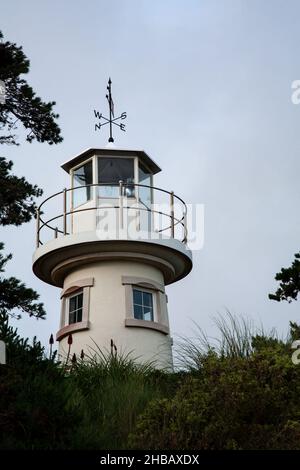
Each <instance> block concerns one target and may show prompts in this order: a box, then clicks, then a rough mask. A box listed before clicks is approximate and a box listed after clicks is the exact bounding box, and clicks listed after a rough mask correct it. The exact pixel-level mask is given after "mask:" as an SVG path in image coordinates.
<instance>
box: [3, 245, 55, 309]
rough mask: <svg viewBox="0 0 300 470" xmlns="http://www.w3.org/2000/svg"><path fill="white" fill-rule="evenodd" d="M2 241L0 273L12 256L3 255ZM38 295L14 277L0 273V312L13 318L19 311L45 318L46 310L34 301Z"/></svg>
mask: <svg viewBox="0 0 300 470" xmlns="http://www.w3.org/2000/svg"><path fill="white" fill-rule="evenodd" d="M3 246H4V245H3V243H0V273H3V272H4V267H5V265H6V263H7V261H9V260H10V259H11V258H12V255H8V256H3V254H2V253H1V250H3ZM38 298H39V295H38V294H37V293H36V292H35V291H34V290H32V289H30V288H28V287H26V286H25V284H23V283H22V282H21V281H19V280H18V279H16V278H15V277H9V278H4V277H3V276H1V275H0V312H4V313H7V314H9V315H11V316H14V317H15V318H20V316H21V313H20V312H24V313H27V314H28V315H29V316H30V317H32V316H33V317H36V318H45V315H46V312H45V310H44V307H43V304H41V303H39V302H36V301H37V300H38Z"/></svg>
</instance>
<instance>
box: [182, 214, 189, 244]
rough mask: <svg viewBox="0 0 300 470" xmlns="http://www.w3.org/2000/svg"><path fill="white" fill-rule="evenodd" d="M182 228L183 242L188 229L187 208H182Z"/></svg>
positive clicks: (185, 240) (185, 241)
mask: <svg viewBox="0 0 300 470" xmlns="http://www.w3.org/2000/svg"><path fill="white" fill-rule="evenodd" d="M183 230H184V239H183V242H184V243H187V236H188V229H187V209H186V208H185V209H184V216H183Z"/></svg>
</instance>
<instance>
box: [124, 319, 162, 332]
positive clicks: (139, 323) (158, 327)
mask: <svg viewBox="0 0 300 470" xmlns="http://www.w3.org/2000/svg"><path fill="white" fill-rule="evenodd" d="M125 326H129V327H130V326H133V327H138V328H150V329H151V330H155V331H160V332H161V333H163V334H165V335H168V334H169V328H168V327H167V326H166V325H163V324H162V323H157V322H155V321H150V320H138V319H136V318H126V320H125Z"/></svg>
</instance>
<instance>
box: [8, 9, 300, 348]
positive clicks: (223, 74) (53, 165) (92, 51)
mask: <svg viewBox="0 0 300 470" xmlns="http://www.w3.org/2000/svg"><path fill="white" fill-rule="evenodd" d="M299 18H300V2H299V1H287V0H284V1H276V0H273V1H270V0H268V1H266V0H264V1H261V0H258V1H257V0H251V1H250V0H248V1H246V0H239V1H238V0H236V1H231V0H222V1H221V0H219V1H212V0H206V1H204V0H195V1H193V0H181V1H178V0H163V1H162V0H147V1H145V0H127V1H121V0H119V1H116V0H110V1H109V2H107V1H103V0H97V1H96V0H89V1H78V0H76V1H74V2H71V1H66V0H65V1H61V0H60V1H58V0H51V1H44V2H41V1H38V0H26V2H22V1H16V0H10V1H6V2H2V6H1V23H2V24H1V28H2V30H3V33H4V36H5V39H7V40H9V41H12V42H16V43H17V44H18V45H22V46H23V49H24V52H25V54H26V55H27V56H28V58H29V59H30V63H31V67H30V74H29V75H28V76H27V77H26V78H27V80H28V81H29V83H30V84H31V85H32V86H33V88H34V89H35V91H36V92H37V93H38V94H39V95H40V96H41V97H42V98H43V99H44V100H55V101H56V102H57V106H56V110H57V112H58V113H59V114H60V118H59V125H60V126H61V129H62V134H63V137H64V141H63V143H62V144H60V145H57V146H49V145H47V144H37V143H33V144H31V145H30V144H28V143H25V142H24V138H23V134H22V132H19V135H20V143H21V145H20V146H19V147H8V146H6V147H4V146H2V148H1V155H3V156H6V157H7V158H10V159H12V160H13V161H14V164H15V165H14V171H15V173H17V174H18V175H20V176H23V175H24V176H26V178H27V179H28V180H29V181H30V182H32V183H37V184H38V185H39V186H40V187H42V188H43V189H44V192H45V196H48V195H50V194H52V193H54V192H56V191H58V190H61V189H62V188H63V187H65V186H66V185H67V186H68V185H69V182H68V177H67V174H66V173H64V172H63V170H62V169H61V168H60V165H61V164H62V163H63V162H64V161H66V160H68V159H69V158H71V157H72V156H73V155H75V154H77V153H79V152H80V151H82V150H83V149H85V148H87V147H92V146H99V147H102V146H105V145H106V131H105V132H103V131H102V130H101V133H99V132H98V133H95V132H94V117H93V109H94V107H97V108H98V109H100V110H106V102H105V91H106V82H107V79H108V77H109V76H111V77H112V80H113V94H114V101H115V108H116V112H122V111H127V113H128V118H127V122H126V125H127V132H126V133H119V134H118V135H117V137H116V144H117V145H118V146H120V147H126V148H141V149H144V150H145V151H146V152H147V153H149V155H150V156H151V157H152V158H153V159H154V160H155V161H157V163H158V164H159V165H160V166H161V168H162V170H163V171H162V172H161V173H160V174H159V175H157V178H156V184H157V185H158V186H161V187H163V188H165V189H169V190H174V191H175V192H176V193H177V194H178V195H180V196H181V197H182V198H183V199H184V200H185V201H186V202H188V203H194V204H196V203H203V204H204V205H205V243H204V247H203V249H202V250H201V251H198V252H195V253H194V268H193V271H192V272H191V274H190V275H189V276H187V277H186V278H185V279H184V280H182V281H180V282H178V283H176V284H174V285H172V286H169V287H168V288H167V293H168V296H169V316H170V322H171V328H172V334H173V335H174V336H176V335H190V334H192V330H193V328H194V326H193V322H194V321H195V322H196V323H197V324H199V325H200V326H201V327H202V328H204V329H205V330H206V331H207V332H208V333H209V334H214V333H215V327H214V325H213V322H212V319H211V317H212V316H214V315H216V314H217V313H224V312H225V309H229V310H230V311H231V312H233V313H236V314H241V315H244V316H247V317H250V318H252V319H253V320H254V322H255V323H256V324H257V325H258V326H259V325H260V324H263V325H264V327H265V328H266V329H269V328H271V327H273V326H274V327H276V328H277V330H278V332H279V334H280V335H284V334H286V332H287V328H288V322H289V320H298V321H300V312H299V303H298V304H297V302H295V303H293V304H288V303H276V302H272V301H270V300H268V293H269V292H273V291H274V290H275V289H276V283H275V281H274V275H275V273H276V272H277V271H279V270H280V268H281V267H282V266H288V265H290V263H291V261H292V259H293V254H294V253H295V252H297V251H299V249H300V224H299V203H300V194H299V192H300V186H299V172H300V163H299V162H300V105H298V106H297V105H295V104H293V103H292V101H291V93H292V90H291V84H292V82H293V81H294V80H296V79H300V55H299V44H300V28H299ZM1 240H3V241H4V242H5V244H6V252H7V253H8V252H12V253H13V254H14V259H13V261H11V262H10V263H9V265H8V269H7V273H8V274H9V275H14V276H17V277H19V278H20V279H22V280H23V281H25V282H26V284H27V285H28V286H31V287H33V288H35V289H36V290H37V291H38V292H39V293H40V295H41V300H42V301H43V302H44V303H45V306H46V309H47V312H48V313H47V320H46V321H36V320H34V319H25V318H24V319H23V320H21V321H19V322H17V325H18V327H19V329H20V332H21V333H22V334H24V335H26V336H30V337H32V336H33V335H37V336H38V338H39V339H41V340H42V341H43V342H47V340H48V337H49V335H50V333H51V332H53V333H56V331H57V329H58V321H59V309H60V305H59V292H60V291H59V289H57V288H55V287H51V286H48V285H47V284H44V283H43V282H42V281H40V280H39V279H37V278H35V276H34V275H33V273H32V269H31V259H32V258H31V257H32V253H33V251H34V243H35V233H34V223H30V224H25V225H23V226H21V227H19V228H15V227H11V228H6V229H1Z"/></svg>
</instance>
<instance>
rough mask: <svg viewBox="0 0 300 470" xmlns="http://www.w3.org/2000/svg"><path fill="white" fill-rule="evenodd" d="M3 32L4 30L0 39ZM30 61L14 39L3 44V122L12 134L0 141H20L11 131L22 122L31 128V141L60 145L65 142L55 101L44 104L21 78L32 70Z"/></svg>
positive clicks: (0, 117)
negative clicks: (55, 110)
mask: <svg viewBox="0 0 300 470" xmlns="http://www.w3.org/2000/svg"><path fill="white" fill-rule="evenodd" d="M1 39H3V34H2V32H1V31H0V40H1ZM29 65H30V63H29V60H28V59H27V57H26V56H25V54H24V52H23V50H22V47H17V46H16V44H14V43H11V42H8V41H6V42H2V43H0V77H1V80H3V81H4V83H5V88H6V99H5V103H4V104H3V105H1V106H0V125H1V127H2V129H7V131H8V132H9V134H8V135H4V136H1V137H0V143H8V144H16V143H17V142H16V139H15V135H12V134H10V131H11V130H12V129H15V127H16V124H17V122H18V121H21V122H22V124H23V126H24V127H25V129H28V130H29V133H28V135H27V138H26V139H27V141H28V142H32V141H33V140H34V139H36V140H37V141H38V142H48V143H49V144H57V143H59V142H61V141H62V137H61V135H60V129H59V127H58V125H57V124H56V122H55V119H56V118H58V114H55V113H54V112H53V106H54V105H55V101H51V102H49V103H44V102H43V101H42V100H41V98H39V97H38V96H36V94H35V92H34V91H33V89H32V88H31V87H30V86H29V85H28V83H27V82H26V80H24V79H23V78H21V77H20V75H22V74H26V73H28V72H29Z"/></svg>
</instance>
